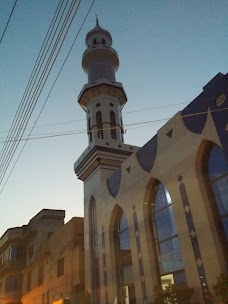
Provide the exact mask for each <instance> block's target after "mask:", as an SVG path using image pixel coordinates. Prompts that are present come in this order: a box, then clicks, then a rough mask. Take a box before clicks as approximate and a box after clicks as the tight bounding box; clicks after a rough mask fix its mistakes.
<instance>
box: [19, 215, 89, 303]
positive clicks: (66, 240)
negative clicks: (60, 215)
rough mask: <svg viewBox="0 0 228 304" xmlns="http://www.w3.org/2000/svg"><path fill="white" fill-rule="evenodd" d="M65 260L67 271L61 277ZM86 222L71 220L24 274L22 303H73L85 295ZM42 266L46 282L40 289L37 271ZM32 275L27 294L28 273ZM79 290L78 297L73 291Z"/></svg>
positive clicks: (47, 244) (56, 234) (46, 243)
mask: <svg viewBox="0 0 228 304" xmlns="http://www.w3.org/2000/svg"><path fill="white" fill-rule="evenodd" d="M62 259H63V260H64V270H63V273H61V275H59V274H58V263H59V261H60V260H62ZM83 264H84V257H83V219H82V218H72V219H71V220H70V221H69V222H68V223H67V224H65V225H64V226H63V227H62V228H61V229H60V230H58V231H57V232H56V233H54V234H53V235H52V236H51V237H50V238H49V239H48V240H47V241H46V242H45V243H44V251H43V254H42V255H41V256H40V257H38V258H37V259H36V260H34V261H33V262H32V263H31V264H30V265H27V267H26V268H25V270H24V273H23V277H24V280H23V282H24V283H23V290H22V293H23V295H22V302H23V304H27V303H34V304H38V303H47V302H48V300H49V303H52V302H54V301H58V300H61V299H68V298H69V299H71V300H72V299H73V298H74V297H77V296H79V297H81V296H82V295H81V294H84V273H83V272H82V270H81V265H83ZM41 265H43V266H44V269H43V282H42V283H41V284H40V286H38V285H39V284H38V271H39V267H40V266H41ZM29 272H31V273H32V280H31V290H30V291H28V290H27V278H28V273H29ZM75 286H77V287H78V288H77V292H78V293H80V295H79V294H78V295H75V294H74V290H75Z"/></svg>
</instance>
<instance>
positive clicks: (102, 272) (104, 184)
mask: <svg viewBox="0 0 228 304" xmlns="http://www.w3.org/2000/svg"><path fill="white" fill-rule="evenodd" d="M111 45H112V37H111V35H110V33H109V32H108V31H107V30H104V29H102V28H101V27H100V26H99V24H98V22H97V24H96V27H95V28H94V29H93V30H91V31H90V32H89V33H88V34H87V36H86V47H87V49H86V51H85V52H84V54H83V59H82V66H83V69H84V70H85V72H86V73H87V74H88V83H87V84H86V85H85V86H84V87H83V89H82V91H81V93H80V94H79V97H78V102H79V104H80V105H81V106H82V108H83V109H84V111H85V112H86V115H87V127H88V142H89V145H88V147H87V148H86V150H85V151H84V152H83V153H82V155H81V157H79V159H78V160H77V161H76V162H75V165H74V170H75V173H76V174H77V176H78V178H79V179H81V180H82V181H83V182H84V246H85V287H86V290H87V291H88V292H89V293H90V294H91V298H92V303H93V304H100V303H101V304H111V303H115V304H117V303H118V304H119V303H121V304H122V303H125V304H129V303H130V304H135V303H137V304H142V303H144V304H146V303H151V302H152V301H153V300H154V298H155V289H156V288H162V286H163V287H164V286H167V284H169V283H174V284H177V285H183V286H189V287H190V288H193V290H194V295H193V298H192V300H194V301H198V302H199V303H205V304H210V303H215V302H214V300H213V284H214V283H215V281H216V277H217V276H218V275H220V274H221V273H224V272H227V265H228V258H227V257H228V251H227V245H228V241H227V239H228V192H227V189H228V111H227V109H228V75H223V74H221V73H219V74H218V75H216V76H215V77H214V78H213V79H212V80H211V81H210V82H209V83H208V84H206V85H205V87H204V88H203V91H202V93H201V94H200V95H199V96H198V97H196V98H195V99H194V100H193V101H192V102H191V103H190V104H189V105H188V106H187V107H186V108H185V109H183V110H182V111H180V112H178V113H177V114H176V115H175V116H174V117H173V118H172V119H170V120H169V121H168V122H167V123H166V124H165V125H164V126H163V127H162V128H160V129H159V130H158V132H157V134H156V135H155V136H154V137H153V138H152V139H151V140H150V141H149V142H147V143H146V144H145V145H144V146H143V147H142V148H140V149H139V148H138V147H134V146H132V145H127V144H125V143H124V138H123V122H122V114H121V111H122V108H123V106H124V105H125V103H126V101H127V97H126V94H125V92H124V89H123V86H122V84H121V83H119V82H116V79H115V72H116V70H117V69H118V66H119V59H118V55H117V53H116V51H115V50H114V49H113V48H112V47H111Z"/></svg>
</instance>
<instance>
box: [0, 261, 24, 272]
mask: <svg viewBox="0 0 228 304" xmlns="http://www.w3.org/2000/svg"><path fill="white" fill-rule="evenodd" d="M24 266H25V260H24V259H18V260H15V261H12V260H5V261H4V262H1V263H0V275H2V274H3V273H5V272H7V271H11V270H12V269H21V268H23V267H24Z"/></svg>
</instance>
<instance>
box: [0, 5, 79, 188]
mask: <svg viewBox="0 0 228 304" xmlns="http://www.w3.org/2000/svg"><path fill="white" fill-rule="evenodd" d="M79 4H80V1H79V3H78V5H77V7H76V9H75V10H74V7H75V5H76V0H75V1H73V2H72V3H71V5H70V7H69V9H68V12H67V15H66V16H65V19H64V21H63V24H62V26H61V29H60V32H59V33H58V36H57V38H56V41H55V45H54V47H53V49H52V51H51V54H50V55H49V58H48V60H47V62H46V65H45V67H44V70H43V72H42V74H41V76H40V79H39V81H38V83H37V85H36V88H35V91H34V92H33V94H32V101H30V102H29V104H28V107H27V109H26V110H25V114H24V117H23V118H22V120H21V122H20V125H19V128H18V129H17V134H16V139H19V141H14V142H13V143H12V145H11V147H10V151H9V153H8V154H7V156H6V157H5V159H4V162H2V164H3V166H2V168H3V169H2V174H1V180H0V183H1V182H2V180H3V178H4V176H5V174H6V171H7V168H8V166H9V164H10V162H11V160H12V158H13V156H14V154H15V151H16V149H17V146H18V144H19V142H20V138H22V136H23V134H24V131H25V127H26V126H27V124H28V121H29V119H30V117H31V115H32V112H33V110H34V108H35V106H36V103H37V101H38V98H39V96H40V94H41V92H42V90H43V87H44V85H45V83H46V81H47V78H48V76H49V74H50V72H51V69H52V67H53V65H54V63H55V60H56V58H57V56H58V54H59V51H60V49H61V47H62V45H63V42H64V40H65V37H66V35H67V32H68V30H69V28H70V26H71V23H72V21H73V19H74V16H75V15H76V13H77V10H78V7H79ZM68 21H69V22H68ZM67 23H68V25H67ZM62 35H63V38H62ZM58 44H60V45H59V46H58ZM56 49H57V51H56ZM55 51H56V54H55ZM54 54H55V57H54V59H53V60H52V58H53V56H54ZM49 65H50V67H49ZM30 94H31V92H30ZM27 103H28V100H27Z"/></svg>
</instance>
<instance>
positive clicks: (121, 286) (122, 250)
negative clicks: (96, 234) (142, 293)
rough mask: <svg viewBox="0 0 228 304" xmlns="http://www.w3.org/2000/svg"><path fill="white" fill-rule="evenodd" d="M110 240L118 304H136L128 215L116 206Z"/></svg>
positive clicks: (112, 218) (111, 223) (111, 222)
mask: <svg viewBox="0 0 228 304" xmlns="http://www.w3.org/2000/svg"><path fill="white" fill-rule="evenodd" d="M110 239H111V240H112V242H113V244H112V247H113V250H112V252H113V254H114V259H113V260H114V267H115V269H116V294H117V303H125V300H126V299H127V301H128V302H127V303H129V304H135V303H136V298H135V286H134V277H133V265H132V257H131V243H130V233H129V226H128V221H127V218H126V215H125V213H124V211H123V209H122V208H121V207H120V206H119V205H115V207H114V209H113V213H112V217H111V221H110Z"/></svg>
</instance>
